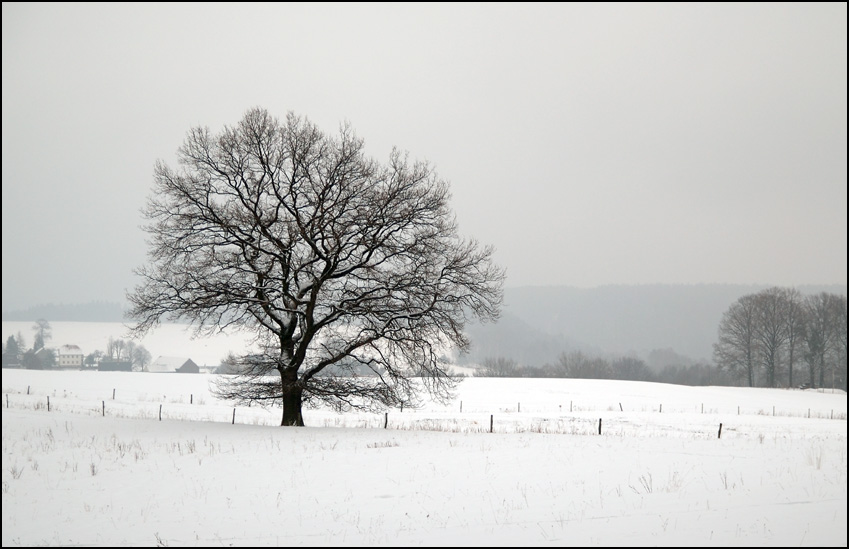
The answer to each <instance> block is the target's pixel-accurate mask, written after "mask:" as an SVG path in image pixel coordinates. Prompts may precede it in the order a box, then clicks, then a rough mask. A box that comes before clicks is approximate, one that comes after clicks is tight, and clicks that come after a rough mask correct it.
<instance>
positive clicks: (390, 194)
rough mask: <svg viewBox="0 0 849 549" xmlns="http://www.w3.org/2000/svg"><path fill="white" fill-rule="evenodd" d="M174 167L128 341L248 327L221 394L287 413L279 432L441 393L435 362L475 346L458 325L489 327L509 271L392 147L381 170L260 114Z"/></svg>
mask: <svg viewBox="0 0 849 549" xmlns="http://www.w3.org/2000/svg"><path fill="white" fill-rule="evenodd" d="M178 160H179V164H180V169H173V168H171V167H169V166H167V165H166V164H165V163H163V162H161V161H160V162H157V164H156V167H155V177H154V180H155V187H154V191H153V193H152V195H151V196H150V198H149V199H148V202H147V205H146V207H145V208H144V209H143V214H144V217H145V219H146V220H147V224H146V225H145V231H146V232H147V233H148V234H149V240H148V245H149V251H148V255H149V262H148V264H147V265H144V266H142V267H140V268H138V269H137V270H136V274H138V275H139V276H140V279H141V282H140V283H139V284H138V285H137V286H136V287H135V288H134V290H133V291H132V292H129V293H128V299H129V301H130V304H131V310H130V312H129V316H130V318H132V319H134V320H136V321H137V324H136V325H135V327H134V328H133V330H134V332H135V333H136V334H137V335H143V334H144V333H146V332H147V331H149V330H150V329H152V328H154V327H155V326H157V325H158V324H159V323H160V322H161V321H163V320H183V321H189V322H190V323H192V324H193V326H194V327H195V329H196V332H197V333H198V334H204V333H212V332H215V331H217V330H224V329H228V328H239V329H245V330H249V331H251V332H252V333H253V334H255V336H256V338H255V340H254V343H255V348H252V349H250V350H246V351H245V353H244V354H243V355H242V356H237V357H231V359H230V362H231V364H230V367H231V369H233V370H234V371H236V372H238V373H237V375H235V376H222V378H221V379H222V383H220V384H219V385H218V386H217V393H218V395H219V396H221V397H224V398H228V399H234V400H236V401H238V402H241V403H251V402H259V403H274V404H280V403H282V406H283V420H282V424H283V425H303V424H304V422H303V416H302V411H301V410H302V404H303V403H304V402H315V401H322V402H325V403H329V404H331V405H333V406H334V407H336V408H337V409H347V408H350V407H356V408H362V409H368V408H371V407H374V406H392V405H397V404H399V403H405V402H406V403H411V402H415V400H416V398H417V396H418V395H419V394H420V392H421V391H422V390H427V391H429V392H430V393H431V394H433V395H434V396H436V397H438V398H440V397H441V398H445V397H447V396H448V395H449V394H450V390H451V388H452V387H453V384H454V381H453V380H452V378H450V377H449V376H448V373H447V371H446V368H445V363H444V361H443V359H444V357H445V356H446V353H447V352H450V350H459V351H460V352H463V351H466V350H467V349H468V348H469V345H470V341H469V339H468V337H467V336H466V334H465V332H464V327H465V324H466V322H467V321H469V320H472V319H474V320H476V321H481V322H487V321H493V320H495V319H496V318H497V317H498V315H499V313H500V308H501V301H502V295H503V290H502V285H503V281H504V277H505V274H504V271H503V269H501V268H500V267H498V266H497V265H495V263H494V262H493V260H492V254H493V249H492V247H490V246H481V245H479V244H478V243H477V241H475V240H474V239H467V238H463V237H461V236H460V235H458V231H457V224H456V221H455V217H454V214H453V212H452V210H451V209H450V207H449V200H450V192H449V184H448V182H447V181H445V180H443V179H441V178H440V177H439V176H437V174H436V173H435V171H434V169H433V168H432V167H431V166H430V165H429V164H428V163H426V162H421V161H411V160H409V158H408V155H407V154H405V153H402V152H400V151H399V150H397V149H393V151H392V152H391V154H390V156H389V161H388V163H386V164H381V163H379V162H377V161H375V160H373V159H370V158H368V157H367V156H366V155H365V153H364V149H363V140H362V139H360V138H358V137H357V136H356V135H355V133H354V132H353V130H352V129H351V128H350V126H349V125H347V124H344V125H342V127H341V128H340V130H339V132H338V134H337V135H328V134H325V133H324V132H322V131H321V130H319V128H317V127H316V126H315V125H314V124H313V123H311V122H310V121H309V120H307V119H306V118H304V117H300V116H296V115H295V114H293V113H289V114H288V115H287V116H286V118H285V121H283V122H280V121H279V120H278V119H277V118H275V117H272V116H270V115H269V113H268V112H267V111H266V110H265V109H261V108H254V109H251V110H249V111H248V112H247V113H246V114H245V115H244V117H243V118H242V120H241V121H240V122H238V124H236V125H235V126H233V127H225V128H224V130H223V131H222V132H221V133H219V134H213V133H211V132H210V131H209V129H207V128H201V127H197V128H193V129H191V130H190V131H189V132H188V134H187V137H186V139H185V141H184V143H183V145H182V147H180V149H179V150H178ZM364 372H367V373H369V375H363V373H364Z"/></svg>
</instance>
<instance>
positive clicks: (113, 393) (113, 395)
mask: <svg viewBox="0 0 849 549" xmlns="http://www.w3.org/2000/svg"><path fill="white" fill-rule="evenodd" d="M112 400H115V389H112Z"/></svg>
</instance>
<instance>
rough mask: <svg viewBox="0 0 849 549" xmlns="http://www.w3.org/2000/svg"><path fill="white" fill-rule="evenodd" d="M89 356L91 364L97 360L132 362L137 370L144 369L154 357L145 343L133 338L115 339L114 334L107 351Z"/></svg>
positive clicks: (134, 369) (107, 344)
mask: <svg viewBox="0 0 849 549" xmlns="http://www.w3.org/2000/svg"><path fill="white" fill-rule="evenodd" d="M88 356H89V357H91V364H94V363H95V360H98V361H99V360H109V361H115V362H130V363H132V365H133V371H136V372H141V371H143V370H144V369H145V368H146V367H147V365H148V364H150V361H151V360H152V358H153V357H152V356H151V354H150V352H149V351H148V350H147V349H146V348H145V347H144V345H138V344H136V342H135V341H133V340H132V339H115V338H113V337H112V336H110V337H109V341H107V342H106V351H105V352H100V351H95V352H93V353H91V354H90V355H88ZM86 358H87V359H88V357H86ZM87 363H88V360H87Z"/></svg>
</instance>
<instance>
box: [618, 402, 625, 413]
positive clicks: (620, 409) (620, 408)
mask: <svg viewBox="0 0 849 549" xmlns="http://www.w3.org/2000/svg"><path fill="white" fill-rule="evenodd" d="M619 411H620V412H624V411H625V410H623V409H622V403H621V402H620V403H619Z"/></svg>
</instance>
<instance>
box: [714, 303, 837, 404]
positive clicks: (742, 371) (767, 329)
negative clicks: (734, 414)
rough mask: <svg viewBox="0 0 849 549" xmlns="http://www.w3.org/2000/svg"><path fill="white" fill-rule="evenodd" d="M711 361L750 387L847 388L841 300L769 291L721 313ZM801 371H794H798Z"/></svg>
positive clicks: (734, 304)
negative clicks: (799, 383) (796, 385)
mask: <svg viewBox="0 0 849 549" xmlns="http://www.w3.org/2000/svg"><path fill="white" fill-rule="evenodd" d="M714 361H715V362H716V364H717V366H718V367H720V368H721V369H723V370H725V371H727V372H729V373H731V374H732V375H734V376H735V377H736V378H738V379H739V380H741V381H743V382H744V384H745V385H747V386H749V387H756V386H765V387H780V386H787V387H792V386H794V374H795V379H796V382H797V383H798V381H799V380H800V378H804V379H805V381H804V384H805V385H807V386H811V387H823V386H826V385H830V386H833V387H840V388H843V389H846V296H842V295H836V294H831V293H826V292H821V293H819V294H814V295H808V296H803V295H802V294H801V293H800V292H798V291H797V290H795V289H792V288H780V287H773V288H768V289H765V290H763V291H761V292H758V293H756V294H749V295H745V296H742V297H741V298H740V299H738V300H737V301H736V302H734V303H733V304H732V305H731V306H730V307H729V308H728V310H727V311H726V312H725V313H724V314H723V316H722V320H721V321H720V324H719V329H718V339H717V342H716V343H715V344H714ZM800 368H801V369H802V373H801V374H800V373H799V369H800Z"/></svg>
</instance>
